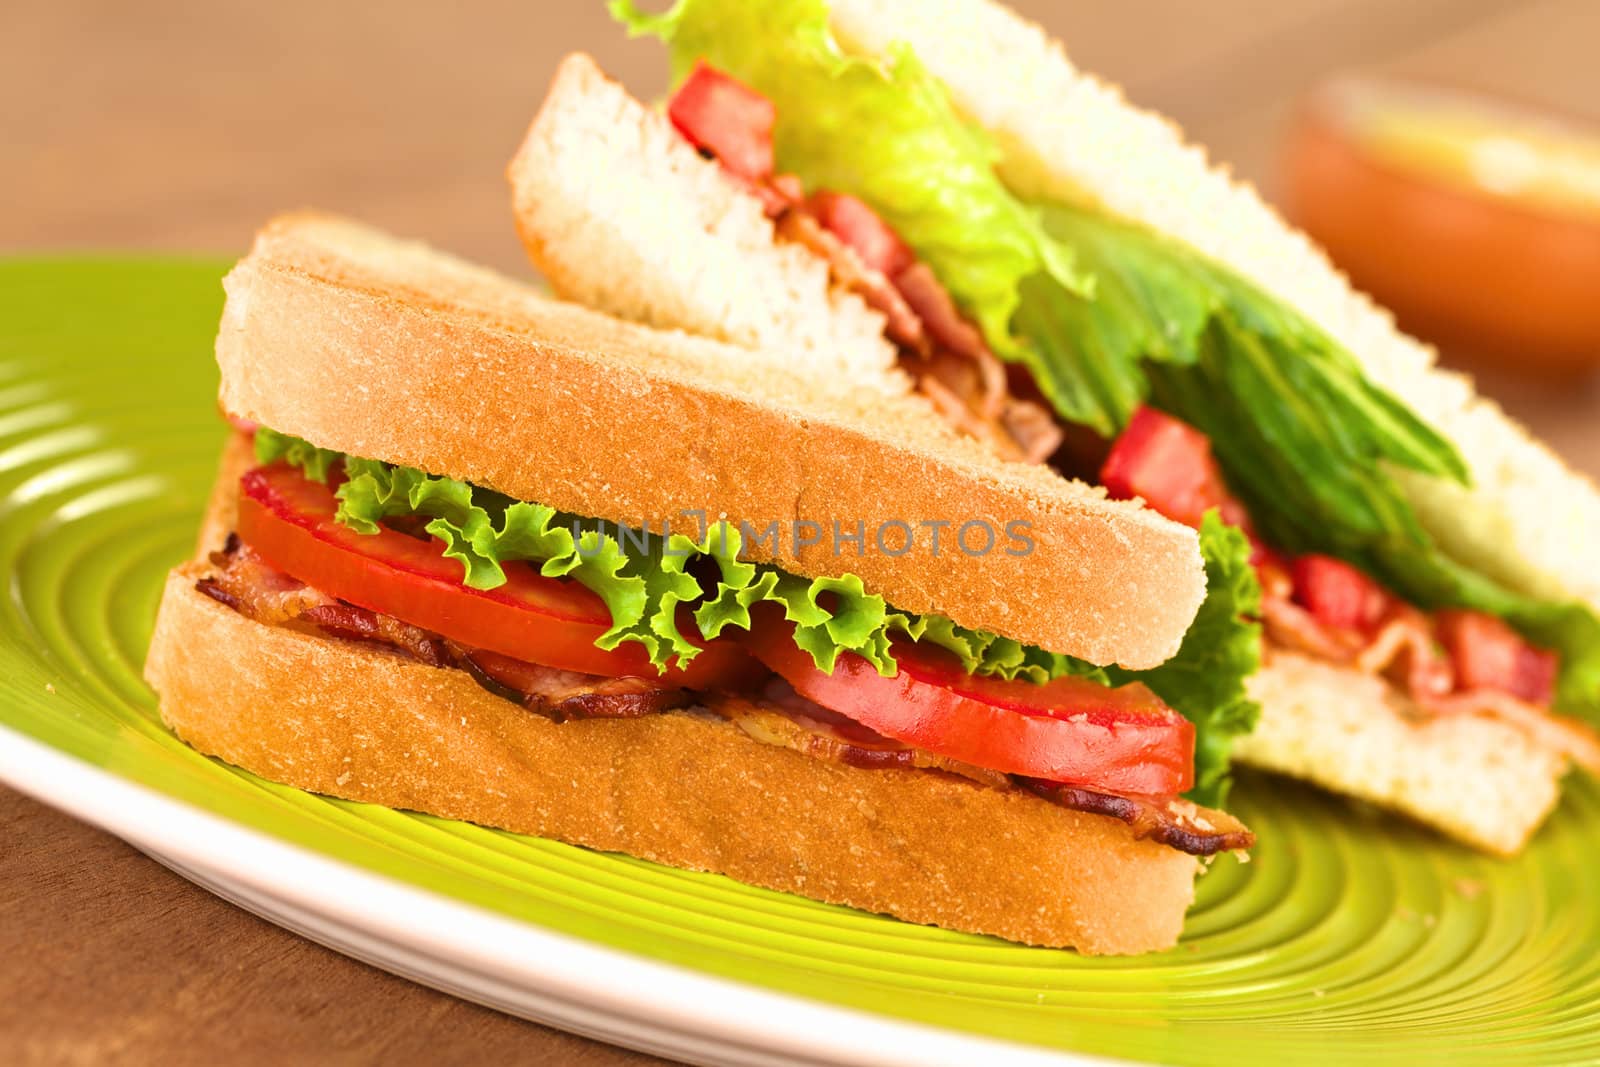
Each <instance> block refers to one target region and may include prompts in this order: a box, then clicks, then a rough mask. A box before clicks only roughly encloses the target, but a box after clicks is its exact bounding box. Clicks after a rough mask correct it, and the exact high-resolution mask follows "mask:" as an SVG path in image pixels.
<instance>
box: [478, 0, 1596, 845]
mask: <svg viewBox="0 0 1600 1067" xmlns="http://www.w3.org/2000/svg"><path fill="white" fill-rule="evenodd" d="M612 9H613V11H614V12H615V13H616V14H617V15H618V16H619V18H620V19H621V20H622V21H623V22H624V23H625V24H626V25H627V27H628V28H629V29H630V30H631V31H632V32H634V33H643V34H652V35H655V36H657V37H660V38H661V39H663V40H664V41H665V42H667V44H668V45H669V46H670V49H671V55H672V65H673V71H674V81H675V86H674V89H673V92H672V95H671V96H670V99H669V100H668V101H667V102H666V105H665V107H664V108H662V109H659V110H658V109H652V108H649V107H646V106H645V105H643V104H641V103H640V102H639V101H638V100H636V99H634V98H632V97H631V96H629V94H628V93H627V92H626V91H625V90H624V89H623V88H622V87H621V86H620V85H618V84H617V83H615V82H613V81H611V80H609V79H607V78H606V77H605V75H604V74H603V73H602V72H601V71H600V70H599V69H598V68H597V67H596V66H595V64H594V63H593V61H592V60H590V59H589V58H588V57H586V56H582V55H576V56H572V57H570V58H568V59H567V60H566V61H565V62H564V63H563V64H562V65H561V67H560V69H559V71H558V72H557V74H556V77H555V79H554V82H553V83H552V86H551V88H550V91H549V95H548V97H547V98H546V100H545V101H544V103H543V105H542V107H541V108H540V110H539V112H538V114H537V116H536V117H535V119H534V121H533V123H532V126H531V127H530V129H529V131H528V133H527V135H526V138H525V140H524V142H523V143H522V145H521V147H520V149H519V150H518V152H517V154H516V157H515V158H514V160H513V161H512V163H511V165H510V168H509V179H510V182H511V186H512V190H513V201H514V209H515V213H516V219H517V224H518V227H519V230H520V232H521V234H522V237H523V240H524V243H525V245H526V247H527V250H528V252H529V254H530V256H531V258H532V260H533V262H534V264H535V265H536V266H537V267H538V269H539V270H540V271H541V272H542V273H543V274H544V275H545V276H546V277H547V278H548V279H549V280H550V283H551V285H552V287H553V288H554V290H555V291H556V293H557V294H559V295H561V296H564V297H566V298H569V299H573V300H578V301H582V302H584V303H587V304H590V305H593V306H596V307H599V308H602V309H604V310H606V311H608V312H610V313H612V314H616V315H619V316H623V317H627V318H630V319H634V320H637V321H640V322H644V323H648V324H651V325H654V326H658V327H663V328H677V329H683V330H686V331H689V332H693V333H697V334H702V335H705V336H708V337H711V338H716V339H719V340H722V341H727V342H731V343H734V344H738V345H743V346H746V347H749V348H751V349H752V350H753V351H759V352H761V353H762V356H761V358H762V359H763V360H767V361H769V362H770V363H772V364H774V366H773V369H774V373H776V371H777V369H779V368H778V367H777V366H776V364H780V363H781V364H784V365H785V366H786V367H787V368H788V369H789V370H791V371H798V372H799V373H801V374H802V375H804V376H806V377H808V378H809V379H811V380H815V381H820V380H828V381H830V382H833V383H835V384H845V385H846V386H847V387H848V388H850V389H851V390H853V391H854V392H856V393H857V394H858V395H860V396H863V397H865V396H886V397H907V396H911V397H917V398H920V399H921V400H922V401H923V402H924V403H923V407H924V409H925V410H928V411H929V412H930V413H931V414H930V417H932V418H935V419H937V420H939V421H942V422H944V423H945V424H946V425H949V426H951V427H952V428H954V429H956V430H957V431H958V432H960V433H962V434H963V435H964V436H966V437H968V438H970V439H972V440H974V441H975V442H979V443H981V444H982V445H983V446H984V447H987V448H988V449H989V450H990V451H991V452H992V453H994V454H996V455H998V456H1003V457H1006V458H1008V459H1011V460H1013V461H1028V462H1035V463H1039V464H1046V465H1049V466H1051V467H1054V468H1055V469H1057V470H1058V471H1060V472H1062V473H1064V474H1067V475H1070V476H1073V477H1077V478H1081V479H1083V480H1085V481H1091V482H1098V483H1099V484H1100V485H1102V486H1104V487H1105V489H1106V490H1107V491H1108V492H1109V493H1110V494H1111V495H1113V496H1116V497H1120V498H1129V499H1142V500H1143V501H1145V502H1146V503H1148V504H1149V505H1150V506H1151V507H1153V508H1155V509H1156V510H1158V511H1160V512H1162V513H1163V514H1166V515H1167V516H1169V517H1171V518H1173V519H1174V520H1176V521H1179V522H1182V523H1185V524H1188V525H1193V526H1197V527H1201V528H1202V536H1203V539H1204V537H1205V534H1204V527H1205V525H1206V524H1207V523H1210V522H1216V521H1218V520H1219V519H1220V520H1221V521H1222V522H1223V523H1225V524H1226V526H1227V527H1228V528H1229V529H1231V530H1233V531H1237V532H1238V533H1240V534H1242V535H1243V536H1244V537H1245V538H1246V539H1247V547H1246V549H1245V551H1246V553H1247V554H1248V556H1249V565H1250V567H1251V569H1252V570H1253V571H1254V575H1255V579H1256V582H1257V583H1258V585H1259V596H1260V606H1259V617H1260V619H1261V622H1262V624H1263V636H1262V645H1261V648H1260V656H1259V658H1260V665H1259V669H1258V670H1256V671H1255V672H1254V673H1253V675H1252V676H1251V678H1250V681H1249V696H1250V697H1252V698H1253V699H1254V701H1255V702H1256V703H1257V704H1259V707H1260V714H1259V720H1258V722H1257V723H1256V724H1255V728H1254V730H1253V731H1252V732H1250V733H1248V734H1247V735H1245V736H1242V737H1240V738H1239V739H1238V741H1237V743H1236V744H1235V746H1234V754H1235V756H1236V758H1237V759H1238V760H1239V761H1241V762H1243V763H1247V764H1253V765H1255V766H1258V767H1261V768H1265V769H1267V770H1270V771H1276V772H1281V773H1284V774H1288V775H1292V776H1295V777H1298V778H1303V779H1306V780H1309V781H1311V782H1314V783H1318V784H1319V785H1321V786H1323V787H1326V788H1328V789H1330V790H1334V791H1337V792H1339V793H1343V794H1347V795H1350V796H1352V797H1356V798H1360V799H1361V800H1364V801H1368V802H1371V803H1373V804H1376V805H1379V806H1381V807H1383V808H1387V809H1390V810H1392V811H1394V812H1397V813H1400V814H1402V815H1404V816H1409V817H1411V818H1412V819H1415V820H1420V821H1421V822H1423V823H1426V824H1428V825H1429V826H1432V827H1434V828H1436V829H1438V830H1440V831H1443V832H1444V833H1446V834H1448V835H1450V836H1452V837H1455V838H1457V839H1459V840H1460V841H1463V842H1466V843H1468V844H1470V845H1473V846H1476V847H1478V848H1480V849H1483V850H1486V851H1489V852H1493V853H1499V854H1504V855H1511V854H1514V853H1516V852H1518V851H1519V850H1520V849H1521V848H1523V846H1524V845H1525V844H1526V843H1527V841H1528V840H1529V839H1530V837H1531V836H1532V834H1533V833H1534V831H1535V830H1536V829H1537V828H1538V826H1539V825H1540V824H1541V822H1542V821H1543V820H1544V819H1545V817H1546V816H1547V815H1548V814H1549V812H1550V811H1551V810H1552V809H1553V808H1554V807H1555V805H1556V804H1557V802H1558V800H1559V797H1560V787H1561V781H1562V779H1563V776H1564V775H1566V774H1567V773H1568V772H1569V771H1570V770H1571V769H1572V768H1573V767H1574V766H1578V767H1582V768H1585V769H1586V770H1587V771H1588V772H1591V773H1593V772H1596V771H1597V770H1600V743H1597V740H1596V735H1595V732H1594V729H1593V724H1594V723H1595V722H1596V720H1597V719H1600V619H1597V615H1596V611H1597V608H1600V557H1597V554H1596V552H1597V549H1596V545H1597V542H1596V540H1595V537H1594V531H1595V530H1597V529H1600V494H1597V493H1596V491H1595V487H1594V486H1593V485H1592V484H1591V483H1590V482H1588V481H1587V480H1585V479H1584V478H1582V477H1581V476H1579V475H1577V474H1575V473H1574V472H1572V471H1570V470H1568V469H1567V468H1566V467H1565V466H1563V464H1562V463H1561V461H1560V460H1559V459H1557V458H1556V457H1555V456H1554V455H1553V454H1551V453H1550V452H1549V451H1548V450H1546V449H1545V448H1544V447H1542V446H1541V445H1540V444H1538V443H1537V442H1536V441H1534V440H1533V439H1532V438H1531V437H1530V436H1529V435H1528V434H1527V433H1526V431H1524V430H1523V429H1522V428H1521V427H1519V426H1517V425H1516V424H1515V423H1514V422H1512V421H1511V420H1510V419H1509V418H1507V417H1506V416H1505V415H1504V414H1503V413H1502V412H1501V411H1500V410H1499V409H1498V408H1496V407H1495V405H1494V404H1493V403H1492V402H1490V401H1488V400H1485V399H1483V398H1481V397H1478V396H1476V395H1475V393H1474V391H1473V389H1472V386H1471V384H1470V382H1468V381H1467V380H1466V379H1464V378H1462V377H1460V376H1458V375H1455V374H1452V373H1449V372H1446V371H1444V370H1441V369H1439V368H1437V367H1436V366H1434V353H1433V352H1432V351H1431V350H1429V349H1428V348H1427V347H1426V346H1425V345H1423V344H1422V343H1420V342H1418V341H1416V340H1414V339H1412V338H1410V337H1408V336H1406V335H1405V334H1403V333H1401V332H1400V331H1399V330H1398V329H1397V328H1396V327H1395V325H1394V324H1393V322H1392V320H1391V319H1390V317H1389V316H1388V315H1387V314H1385V313H1384V312H1383V311H1381V310H1380V309H1378V308H1376V307H1375V306H1373V305H1372V304H1371V303H1370V302H1369V301H1367V300H1366V299H1365V298H1364V297H1362V296H1361V295H1360V294H1358V293H1356V292H1354V291H1353V290H1352V289H1351V288H1350V287H1349V285H1348V284H1347V283H1346V282H1345V280H1344V279H1343V278H1342V276H1340V275H1339V274H1338V273H1337V272H1336V271H1335V269H1334V268H1333V267H1332V266H1331V265H1330V264H1329V263H1328V262H1327V261H1326V259H1325V258H1324V257H1323V256H1322V254H1321V253H1320V252H1319V251H1318V250H1317V249H1316V248H1315V247H1314V246H1313V245H1312V244H1310V243H1309V242H1308V241H1307V240H1306V239H1305V238H1304V237H1303V236H1302V235H1300V234H1299V233H1297V232H1296V231H1294V230H1293V229H1292V228H1290V227H1289V226H1288V225H1287V224H1285V223H1284V222H1283V221H1282V220H1281V219H1280V218H1279V217H1278V216H1277V215H1276V214H1275V213H1274V212H1273V211H1272V210H1271V209H1270V208H1269V207H1267V206H1266V205H1265V204H1264V203H1263V202H1262V201H1261V200H1260V199H1259V198H1258V196H1257V195H1256V194H1255V193H1254V192H1253V191H1252V190H1251V189H1249V188H1248V187H1247V186H1244V185H1241V184H1238V183H1235V182H1233V181H1232V180H1231V179H1229V178H1228V177H1227V175H1226V174H1225V173H1224V172H1223V171H1222V170H1220V169H1218V168H1215V167H1212V166H1209V165H1208V164H1207V162H1206V159H1205V157H1204V155H1203V153H1202V152H1201V151H1200V150H1199V149H1196V148H1194V147H1191V146H1189V145H1187V144H1185V143H1184V142H1183V140H1182V136H1181V134H1180V133H1179V132H1178V131H1177V130H1176V129H1175V128H1174V127H1173V126H1172V125H1171V124H1170V123H1168V122H1166V121H1165V120H1163V119H1161V118H1159V117H1157V116H1155V115H1152V114H1149V113H1147V112H1142V111H1140V110H1138V109H1137V108H1135V107H1133V106H1132V105H1130V104H1129V103H1127V102H1126V101H1125V100H1124V99H1123V98H1122V96H1121V95H1120V93H1119V92H1118V91H1117V90H1116V89H1115V88H1113V87H1110V86H1108V85H1106V84H1104V83H1102V82H1100V81H1097V80H1096V79H1094V78H1093V77H1092V76H1090V75H1088V74H1085V73H1082V72H1080V71H1079V70H1077V69H1076V68H1075V67H1074V66H1073V64H1072V62H1071V61H1070V60H1069V59H1068V57H1067V55H1066V53H1065V52H1064V51H1063V50H1062V49H1061V47H1060V45H1058V44H1057V43H1055V42H1053V41H1051V40H1050V39H1049V38H1048V37H1047V36H1046V35H1045V34H1044V33H1042V32H1041V31H1040V30H1039V29H1038V28H1036V27H1034V26H1031V25H1030V24H1028V23H1027V22H1025V21H1023V20H1022V19H1020V18H1018V17H1017V16H1016V15H1015V14H1013V13H1011V12H1010V11H1008V10H1006V9H1005V8H1004V7H1002V6H1000V5H999V4H997V3H993V2H990V0H944V2H929V3H924V4H920V5H914V6H908V5H904V4H890V3H886V2H882V0H831V2H829V0H777V2H773V3H761V4H755V3H743V2H739V0H678V2H677V3H675V4H674V5H673V6H671V8H670V9H669V10H667V11H665V12H662V13H660V14H655V15H646V14H642V13H640V12H639V11H638V10H636V9H635V7H634V6H633V5H632V4H630V3H627V2H625V0H618V2H616V3H614V4H613V5H612ZM1208 517H1209V518H1208Z"/></svg>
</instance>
